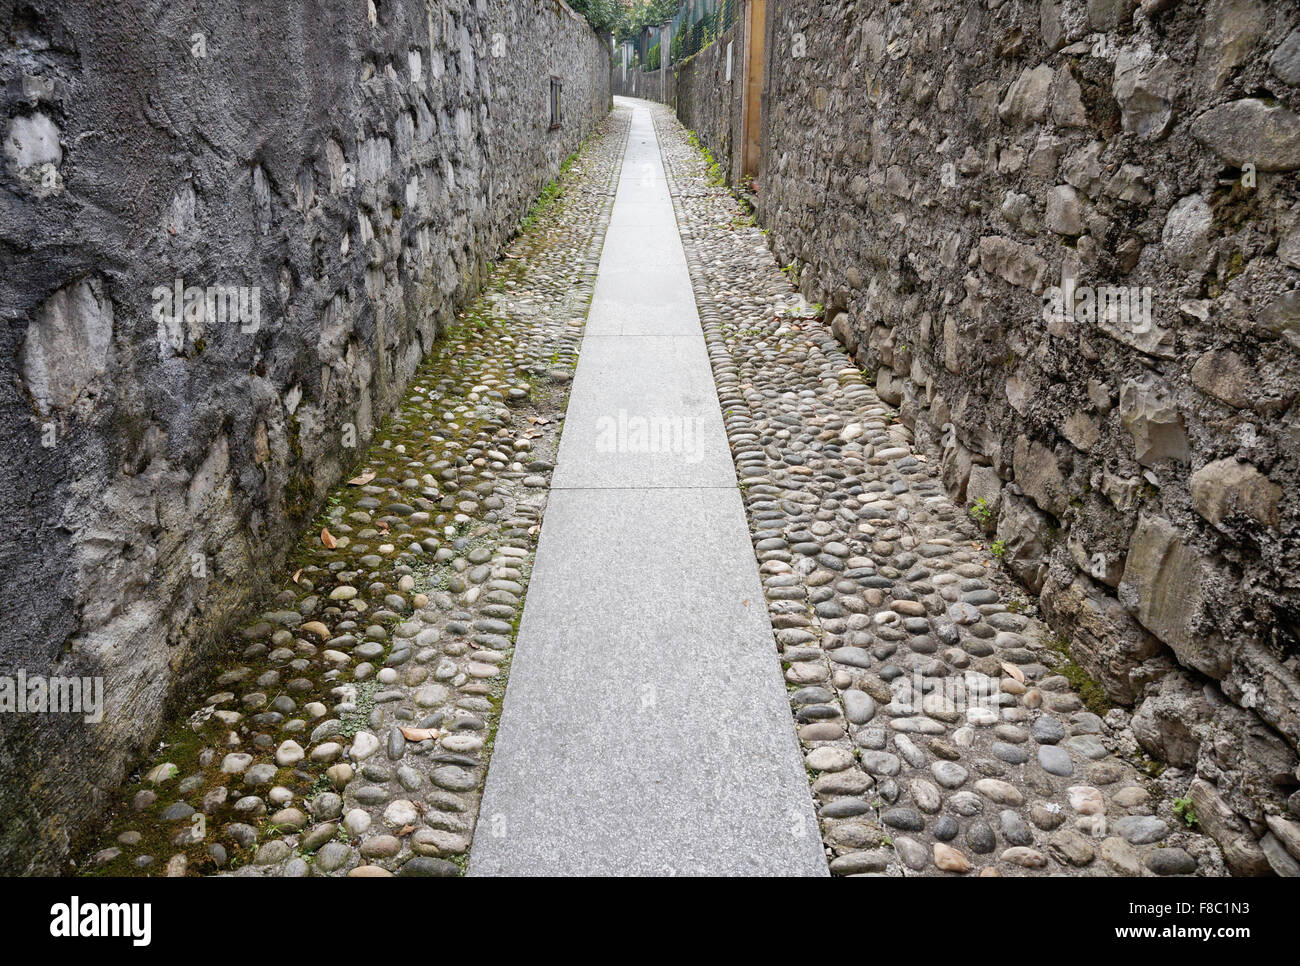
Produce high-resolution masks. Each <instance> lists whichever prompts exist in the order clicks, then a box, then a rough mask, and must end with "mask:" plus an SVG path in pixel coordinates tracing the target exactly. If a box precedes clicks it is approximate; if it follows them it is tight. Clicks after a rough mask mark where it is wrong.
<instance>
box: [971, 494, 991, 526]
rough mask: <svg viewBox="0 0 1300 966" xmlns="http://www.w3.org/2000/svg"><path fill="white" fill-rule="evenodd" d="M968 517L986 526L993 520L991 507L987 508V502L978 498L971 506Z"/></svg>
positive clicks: (982, 498)
mask: <svg viewBox="0 0 1300 966" xmlns="http://www.w3.org/2000/svg"><path fill="white" fill-rule="evenodd" d="M970 515H971V516H972V517H974V518H975V519H976V520H978V521H979V522H980V523H981V524H987V523H988V522H989V521H990V520H992V519H993V507H991V506H989V501H988V500H986V499H984V497H980V498H979V499H978V500H976V501H975V502H974V503H973V504H971V508H970Z"/></svg>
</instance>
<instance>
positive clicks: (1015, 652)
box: [653, 105, 1223, 875]
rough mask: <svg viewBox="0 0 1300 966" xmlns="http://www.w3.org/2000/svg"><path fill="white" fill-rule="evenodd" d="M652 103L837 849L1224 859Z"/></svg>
mask: <svg viewBox="0 0 1300 966" xmlns="http://www.w3.org/2000/svg"><path fill="white" fill-rule="evenodd" d="M653 110H654V118H655V124H656V130H657V132H658V136H659V143H660V150H661V151H662V153H663V156H664V166H665V169H666V171H667V172H668V183H669V188H670V191H671V193H672V197H673V204H674V208H675V210H676V212H677V218H678V222H679V225H680V227H681V233H682V239H683V242H684V243H685V247H686V255H687V263H688V265H689V268H690V272H691V278H692V284H693V286H694V288H695V294H696V300H697V303H698V305H699V311H700V318H701V321H702V325H703V327H704V333H705V337H706V340H707V343H708V347H709V356H710V360H711V362H712V365H713V371H714V377H715V380H716V382H717V387H718V395H719V399H720V402H721V404H722V409H723V414H724V419H725V422H726V429H727V435H728V438H729V440H730V444H731V448H732V453H733V456H734V458H735V462H736V472H737V476H738V478H739V481H740V485H741V488H742V492H743V494H744V500H745V505H746V513H747V514H748V518H749V522H750V528H751V532H752V537H753V544H754V551H755V554H756V556H757V558H758V563H759V568H760V574H761V576H762V578H763V583H764V588H765V593H766V596H767V602H768V609H769V613H770V615H771V619H772V625H773V628H774V630H775V635H776V642H777V647H778V649H779V651H780V660H781V662H782V667H783V669H784V671H785V679H786V681H787V684H788V689H789V693H790V702H791V706H792V711H793V713H794V718H795V722H796V727H797V730H798V734H799V740H800V744H801V747H802V749H803V752H804V754H805V763H806V765H807V769H808V774H809V777H810V780H811V783H812V792H813V795H814V801H815V804H816V807H817V811H818V819H819V823H820V826H821V830H822V837H823V840H824V844H825V847H826V852H827V858H828V860H829V861H830V867H831V871H832V872H833V873H835V874H838V875H853V874H887V875H917V874H929V875H934V874H944V873H951V874H963V873H967V874H979V875H1034V874H1038V875H1042V874H1068V875H1181V874H1189V873H1193V872H1195V873H1198V874H1202V875H1206V874H1222V872H1223V864H1222V857H1221V856H1220V854H1219V852H1218V850H1217V847H1216V846H1215V845H1214V843H1213V841H1212V840H1210V839H1209V838H1208V837H1207V836H1204V835H1199V834H1194V833H1192V832H1190V831H1189V830H1187V829H1185V828H1183V827H1181V823H1180V822H1178V820H1177V819H1176V818H1175V817H1174V815H1173V812H1172V809H1171V803H1170V802H1168V800H1162V798H1161V794H1162V792H1161V789H1160V787H1159V785H1158V784H1157V783H1154V782H1151V781H1149V780H1147V777H1146V775H1145V774H1144V773H1142V772H1140V771H1138V769H1137V768H1136V767H1135V766H1134V764H1133V763H1131V762H1130V761H1128V760H1126V758H1125V757H1124V756H1125V755H1126V754H1127V753H1128V752H1129V751H1130V750H1131V749H1129V748H1127V747H1125V742H1124V740H1123V738H1122V736H1120V735H1117V733H1116V731H1117V728H1116V727H1115V726H1116V725H1122V724H1123V722H1124V720H1125V719H1124V717H1123V713H1122V712H1120V713H1118V715H1117V714H1116V713H1115V712H1111V713H1108V714H1107V716H1106V717H1105V718H1104V719H1103V717H1101V716H1099V715H1097V714H1095V713H1093V712H1092V711H1089V710H1087V709H1086V708H1085V706H1084V704H1083V702H1082V700H1081V699H1080V697H1079V696H1078V695H1077V694H1076V693H1074V692H1073V691H1072V690H1071V685H1070V681H1069V680H1068V679H1067V677H1065V676H1064V675H1062V674H1061V673H1059V671H1058V669H1059V668H1060V666H1061V665H1063V664H1064V663H1065V661H1066V658H1065V657H1064V655H1063V654H1062V653H1061V652H1060V651H1059V650H1058V649H1057V647H1056V646H1053V642H1052V640H1051V636H1050V633H1049V631H1048V629H1047V628H1046V626H1045V625H1043V624H1042V623H1041V622H1040V621H1038V620H1036V619H1034V618H1033V617H1031V616H1030V613H1031V612H1032V608H1031V607H1030V606H1029V605H1028V604H1027V603H1026V602H1025V601H1024V600H1023V598H1022V597H1020V596H1019V595H1018V594H1017V593H1016V591H1015V590H1014V588H1013V587H1012V585H1011V584H1010V582H1009V581H1008V580H1007V579H1006V578H1005V577H1004V575H1003V574H1002V573H1001V571H1000V570H999V568H998V566H997V562H996V560H995V558H994V556H993V555H992V553H991V550H990V548H988V547H986V546H984V545H983V543H982V536H981V535H980V534H979V533H978V531H977V530H976V529H975V527H974V526H973V525H972V524H971V521H970V520H969V518H968V515H967V514H966V513H965V512H964V511H963V510H962V508H960V507H957V506H955V505H954V504H953V503H952V502H951V501H950V500H949V498H948V496H947V493H946V491H945V490H944V488H943V484H942V483H941V481H940V480H939V479H938V476H937V474H936V472H935V471H934V469H932V468H931V466H930V465H928V459H927V456H926V455H925V454H924V453H921V452H919V451H916V450H914V449H913V447H912V438H911V434H910V433H909V432H908V430H907V429H906V427H905V426H903V425H902V424H901V423H900V422H899V420H898V416H897V413H896V412H895V411H894V410H893V409H892V408H891V407H889V406H887V405H886V404H884V403H883V402H882V401H881V400H880V399H879V397H878V396H877V395H876V393H875V392H874V390H873V389H872V387H871V386H870V385H868V384H867V383H866V381H865V379H864V377H863V374H862V372H861V371H860V370H859V369H857V367H856V366H855V365H854V364H853V362H852V361H851V360H850V359H849V358H848V357H847V356H846V355H845V354H844V352H843V350H842V348H841V346H840V345H839V343H838V342H837V341H836V340H835V338H834V336H833V335H832V333H831V332H830V330H829V329H828V328H827V327H826V326H825V325H824V324H823V323H822V322H821V320H819V319H817V318H815V317H813V314H812V312H811V311H809V310H806V309H805V310H802V311H800V310H799V309H798V308H797V305H798V300H797V299H795V298H794V297H793V289H792V287H791V285H790V282H789V280H788V279H787V278H786V277H785V276H784V275H783V274H782V273H781V271H780V270H779V268H778V267H777V265H776V262H775V259H774V258H773V256H772V254H771V253H770V251H769V250H768V248H767V245H766V243H765V239H764V237H763V234H762V232H761V231H760V230H759V229H758V228H757V227H755V226H754V224H753V220H752V218H749V217H748V216H747V212H746V211H745V210H744V209H743V208H742V207H741V206H740V204H739V203H738V202H737V201H736V200H735V199H734V198H733V197H732V195H731V194H730V193H729V192H728V191H727V189H725V188H722V187H717V186H711V185H709V184H708V181H707V177H706V172H707V164H706V162H705V161H704V159H703V158H702V156H701V155H700V153H699V152H698V151H697V150H696V149H695V148H693V147H692V146H691V145H690V144H689V142H688V141H687V137H686V135H687V132H686V131H685V130H684V129H683V128H682V126H681V125H680V124H679V123H678V121H677V119H676V117H675V116H674V115H673V114H672V113H671V112H670V111H669V110H668V109H666V108H664V107H662V106H659V105H655V106H654V108H653ZM782 306H785V307H786V308H784V309H783V308H782ZM790 306H796V307H795V308H794V309H793V310H792V309H791V308H790ZM918 674H919V675H921V678H920V681H921V688H920V690H921V691H922V692H923V696H922V695H916V697H915V698H914V697H912V695H914V694H916V692H915V691H914V690H913V686H912V685H913V681H914V680H916V677H915V676H916V675H918ZM954 685H956V686H955V687H954ZM981 693H983V694H987V695H989V696H990V697H989V698H988V699H987V700H985V701H983V702H975V703H974V704H972V703H970V702H968V701H967V698H968V697H969V696H971V695H972V694H973V695H976V696H978V695H979V694H981ZM917 698H919V700H917ZM1103 710H1104V709H1103Z"/></svg>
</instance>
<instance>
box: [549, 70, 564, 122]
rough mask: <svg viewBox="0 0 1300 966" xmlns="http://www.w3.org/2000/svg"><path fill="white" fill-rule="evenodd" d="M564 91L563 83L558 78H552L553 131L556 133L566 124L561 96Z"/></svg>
mask: <svg viewBox="0 0 1300 966" xmlns="http://www.w3.org/2000/svg"><path fill="white" fill-rule="evenodd" d="M563 89H564V84H563V82H562V81H561V80H560V79H559V78H558V77H552V78H551V130H552V131H554V130H555V129H556V128H557V127H559V126H560V125H561V124H562V123H564V113H563V110H562V109H561V107H560V94H561V92H562V91H563Z"/></svg>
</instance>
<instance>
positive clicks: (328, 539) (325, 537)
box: [320, 527, 339, 550]
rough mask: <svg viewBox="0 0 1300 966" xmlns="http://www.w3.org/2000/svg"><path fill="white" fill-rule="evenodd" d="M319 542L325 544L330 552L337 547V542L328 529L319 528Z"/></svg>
mask: <svg viewBox="0 0 1300 966" xmlns="http://www.w3.org/2000/svg"><path fill="white" fill-rule="evenodd" d="M320 542H321V543H323V544H325V546H326V547H327V548H329V549H330V550H333V549H334V548H335V547H337V546H338V545H339V542H338V541H337V540H335V539H334V534H332V533H330V528H329V527H321V531H320Z"/></svg>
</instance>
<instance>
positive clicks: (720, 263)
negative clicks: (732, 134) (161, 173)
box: [82, 99, 1222, 876]
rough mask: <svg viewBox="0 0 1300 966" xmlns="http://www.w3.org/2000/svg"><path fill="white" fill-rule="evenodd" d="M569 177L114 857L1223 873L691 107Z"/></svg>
mask: <svg viewBox="0 0 1300 966" xmlns="http://www.w3.org/2000/svg"><path fill="white" fill-rule="evenodd" d="M562 188H563V191H562V194H561V197H560V199H559V201H557V202H556V203H555V204H554V205H553V206H552V207H551V208H550V209H548V210H546V211H544V212H541V213H539V216H538V219H537V223H536V224H535V225H534V227H533V228H532V229H531V230H530V231H528V232H526V233H525V234H524V235H523V236H521V237H520V238H519V239H517V240H516V241H515V242H514V243H513V244H512V246H511V249H510V251H509V252H508V256H509V257H508V258H507V259H506V260H505V261H504V262H503V263H502V264H501V265H500V266H499V267H498V272H497V274H496V275H495V276H494V278H493V279H492V280H491V282H490V284H489V286H488V290H487V291H486V292H485V294H484V296H482V297H481V298H480V299H479V300H478V302H477V303H476V304H475V306H474V307H473V308H472V309H471V310H470V311H468V312H466V313H465V318H464V319H463V320H462V325H461V326H459V327H457V328H456V329H455V330H453V331H452V332H450V333H448V335H447V339H446V340H445V342H444V343H443V345H442V348H441V349H440V351H439V352H438V353H436V354H435V358H433V359H430V360H429V361H428V362H426V364H425V366H424V368H422V370H421V372H420V373H419V374H418V376H417V379H416V380H415V382H414V384H413V386H412V389H411V391H410V393H409V395H408V397H407V399H406V401H405V403H404V405H403V407H402V408H401V409H400V410H399V412H398V413H397V414H396V415H395V416H394V417H393V419H392V420H391V422H390V423H389V425H388V426H386V427H385V431H384V432H383V433H381V434H380V435H379V437H378V441H377V443H376V444H375V446H374V447H373V448H372V450H371V451H370V452H369V453H368V454H366V455H365V457H364V459H363V460H362V461H361V463H360V468H359V470H358V476H357V477H355V478H354V480H353V481H352V484H351V485H348V486H345V487H343V488H342V489H341V490H340V491H339V493H338V494H336V497H335V499H334V500H332V501H331V504H330V507H329V508H328V509H327V511H326V513H325V515H324V517H323V518H322V520H321V521H319V522H320V525H319V526H316V527H313V528H312V530H311V531H310V532H309V533H308V534H306V535H305V536H304V538H303V542H302V545H301V547H300V550H299V552H298V553H297V554H295V557H294V560H293V563H292V564H291V565H290V568H289V571H288V572H287V573H286V574H285V581H284V584H283V586H282V588H281V590H280V592H279V593H278V594H277V595H276V596H275V597H274V598H273V599H272V600H270V601H268V602H267V606H266V607H265V608H264V610H263V612H262V613H261V614H258V615H250V618H249V621H248V623H247V625H246V627H245V629H244V631H243V633H242V636H241V637H240V639H239V640H238V641H237V642H232V645H231V648H232V649H231V653H230V655H228V661H227V662H226V663H225V665H223V670H222V673H221V674H220V676H219V677H217V678H216V681H215V684H214V686H213V688H212V689H211V690H210V691H209V692H208V693H207V694H205V695H202V696H200V697H198V698H197V699H196V700H195V701H194V702H193V703H192V705H191V707H190V708H189V709H188V712H187V713H186V714H185V715H184V716H183V717H182V719H181V720H180V721H178V722H177V726H176V727H175V728H174V729H173V731H172V732H171V733H170V735H169V737H168V739H167V741H166V743H165V744H164V745H163V747H161V748H160V749H158V751H157V753H156V755H155V756H154V758H153V760H152V761H151V762H150V763H149V765H148V767H146V768H144V769H142V770H141V773H140V775H139V776H138V777H137V779H136V780H135V781H134V782H132V783H131V784H129V786H128V787H127V788H126V789H125V790H124V791H123V793H122V796H121V801H120V804H119V807H118V809H117V810H116V811H115V813H114V814H113V815H112V816H111V819H110V827H109V829H108V830H107V832H106V834H105V836H104V839H103V840H102V841H101V842H100V843H98V845H97V847H96V849H95V850H94V851H93V852H92V854H90V855H88V856H87V857H86V859H85V861H84V862H83V863H82V868H83V869H85V870H87V871H98V872H110V873H113V874H131V873H135V874H158V873H166V874H170V875H182V874H196V873H203V874H212V873H216V874H228V873H230V872H232V871H233V872H234V873H235V874H239V875H308V874H335V875H340V874H348V875H354V876H355V875H388V874H402V875H457V874H460V873H462V872H463V871H465V870H466V869H468V871H469V872H471V873H474V874H483V875H492V874H584V873H585V874H709V873H711V874H812V875H824V874H826V872H827V871H828V870H829V871H830V872H831V873H834V874H839V875H848V874H860V873H884V874H891V875H913V874H942V873H972V874H974V873H979V874H1000V875H1024V874H1080V875H1153V874H1185V873H1190V872H1193V871H1195V872H1198V873H1200V874H1217V873H1221V872H1222V864H1221V863H1222V860H1221V858H1220V857H1219V855H1218V853H1217V850H1216V848H1215V846H1214V845H1213V843H1212V842H1211V841H1210V840H1209V839H1208V838H1207V837H1204V836H1196V835H1192V834H1190V833H1189V832H1187V831H1186V830H1185V829H1179V828H1175V827H1174V824H1173V823H1172V822H1171V821H1170V820H1169V819H1168V816H1170V815H1171V811H1170V809H1169V805H1168V803H1167V802H1162V801H1161V800H1160V789H1159V788H1158V786H1156V785H1155V784H1154V783H1152V782H1150V781H1149V780H1148V779H1147V777H1146V776H1145V775H1143V773H1142V772H1140V771H1139V770H1138V769H1137V768H1136V767H1135V765H1134V764H1133V761H1132V760H1131V759H1133V757H1134V752H1135V749H1134V748H1130V747H1123V746H1121V745H1120V744H1119V743H1118V742H1117V740H1116V739H1115V737H1114V736H1113V735H1112V729H1111V726H1110V725H1109V724H1108V722H1107V720H1106V717H1105V708H1101V707H1089V706H1085V703H1084V700H1083V699H1082V698H1081V697H1080V696H1079V695H1078V694H1076V693H1075V692H1074V691H1073V690H1072V688H1071V681H1070V674H1069V671H1070V668H1069V665H1068V659H1067V658H1066V657H1065V655H1064V654H1063V653H1062V652H1061V650H1060V647H1059V644H1058V643H1057V642H1055V641H1053V640H1052V638H1051V636H1050V634H1049V632H1048V631H1047V629H1046V627H1045V626H1044V625H1042V624H1041V623H1040V622H1039V621H1038V620H1036V619H1035V618H1034V617H1033V616H1032V608H1031V607H1030V606H1029V605H1028V604H1027V603H1026V602H1025V601H1024V600H1023V598H1021V597H1020V596H1019V595H1018V594H1017V593H1016V591H1015V590H1014V587H1013V585H1012V584H1011V583H1010V582H1009V580H1007V579H1006V578H1005V576H1004V575H1003V574H1002V572H1001V571H1000V568H999V565H998V563H997V560H996V558H995V556H994V554H993V552H992V550H991V549H990V547H989V546H988V545H987V543H986V540H987V538H986V537H985V536H984V535H983V534H981V533H980V532H979V531H978V530H977V529H976V528H975V526H974V525H973V523H972V521H971V519H970V518H969V515H968V514H967V513H966V512H965V511H964V510H963V509H962V508H960V507H958V506H955V505H954V504H953V503H952V502H951V501H950V500H949V498H948V497H947V495H946V493H945V491H944V488H943V485H942V483H941V482H940V481H939V480H938V478H937V475H936V466H935V463H934V461H932V460H931V459H929V458H928V457H927V454H926V453H924V452H921V451H919V450H918V449H916V448H914V446H913V441H912V439H911V437H910V434H909V433H908V431H907V430H906V428H905V427H904V426H903V425H902V424H901V423H900V422H899V421H898V419H897V414H896V413H895V412H894V411H893V410H892V409H891V408H890V407H888V406H886V405H885V404H884V403H882V402H881V401H880V399H879V398H878V397H877V395H876V393H875V392H874V390H873V389H872V387H871V386H870V385H868V384H867V383H866V381H865V380H864V378H863V374H862V373H861V371H859V370H858V369H857V368H856V367H855V366H854V365H853V364H852V362H851V360H849V359H848V358H847V357H846V356H845V355H844V353H843V351H842V349H841V347H840V346H839V344H838V343H837V342H836V341H835V339H834V338H833V336H832V334H831V332H830V331H829V330H828V328H827V327H826V326H825V325H824V324H823V322H822V321H821V320H820V319H819V318H817V316H816V313H815V312H814V311H813V310H812V309H811V308H809V307H806V306H803V305H802V304H801V303H800V302H799V300H798V299H797V298H795V296H794V294H793V291H792V288H791V286H790V283H789V280H788V279H787V278H786V277H785V276H784V275H783V274H782V273H781V271H780V270H779V269H778V267H777V265H776V263H775V261H774V259H773V256H772V255H771V253H770V252H769V251H768V249H767V247H766V245H765V243H764V239H763V237H762V234H761V232H760V231H759V229H758V228H757V227H755V226H754V225H753V222H752V219H751V218H750V217H749V216H748V215H747V214H746V212H745V211H744V210H743V209H742V208H741V207H740V205H739V204H738V203H737V202H736V201H735V200H734V199H733V198H732V196H731V195H730V194H729V193H728V192H727V191H726V190H725V189H722V188H717V187H713V186H711V185H709V184H708V181H707V177H706V165H705V163H704V161H703V160H702V158H701V157H700V155H699V152H698V151H696V150H695V149H694V148H693V147H692V146H691V145H690V144H689V143H688V141H687V138H686V133H685V131H684V130H683V129H682V128H681V126H680V125H679V124H678V122H677V121H676V119H675V118H674V117H673V116H672V115H671V113H670V112H669V111H668V110H667V109H665V108H662V107H660V106H657V105H649V104H647V103H645V102H640V101H626V100H623V99H616V107H615V111H614V113H613V115H612V116H611V118H610V120H609V121H608V122H606V124H605V126H604V127H603V129H602V131H601V132H600V133H599V134H598V136H596V137H595V138H593V140H592V141H591V142H589V143H588V145H587V146H586V147H585V148H584V150H583V152H582V153H581V155H580V157H579V158H578V160H577V163H576V164H575V165H574V166H573V168H572V169H571V170H570V171H569V173H568V174H567V175H566V176H565V178H564V182H563V186H562ZM597 266H598V267H597ZM588 300H590V310H589V311H588V309H587V303H588ZM584 317H585V324H584ZM579 340H580V348H579ZM575 357H576V371H575V370H574V363H575ZM570 379H572V382H571V388H570ZM561 424H562V425H563V427H564V430H563V438H562V441H561V440H560V434H559V429H558V427H559V426H560V425H561ZM557 446H558V455H557V453H556V448H557ZM728 453H730V458H728ZM747 536H748V540H747V539H746V537H747ZM525 592H527V603H526V605H525V604H524V597H525ZM782 676H783V677H784V683H785V685H786V687H785V688H784V689H783V688H782ZM507 677H508V678H509V684H508V687H507V686H506V679H507ZM783 691H784V693H785V695H786V699H787V700H785V701H783V700H782V693H783ZM1097 712H1101V714H1099V713H1097ZM498 725H499V727H498ZM810 783H811V784H810ZM480 795H481V796H482V801H481V805H480Z"/></svg>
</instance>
